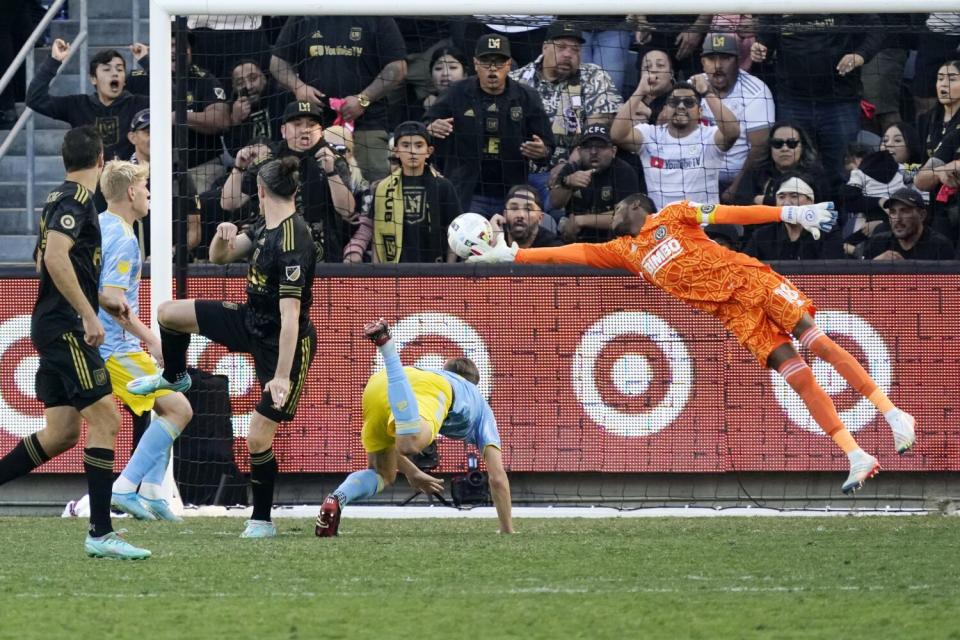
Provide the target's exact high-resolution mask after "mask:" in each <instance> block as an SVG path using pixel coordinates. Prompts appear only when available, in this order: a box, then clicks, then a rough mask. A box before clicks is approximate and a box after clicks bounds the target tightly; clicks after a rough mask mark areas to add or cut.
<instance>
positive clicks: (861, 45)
mask: <svg viewBox="0 0 960 640" xmlns="http://www.w3.org/2000/svg"><path fill="white" fill-rule="evenodd" d="M758 21H759V30H758V32H757V41H756V42H755V43H753V45H752V46H751V48H750V56H751V59H752V60H753V61H754V62H763V61H764V60H766V59H767V58H768V57H771V54H772V53H773V52H774V51H776V52H777V57H776V76H777V82H776V88H777V90H776V92H775V93H776V96H777V115H778V116H779V117H780V118H785V119H790V120H794V121H796V122H797V123H798V124H800V126H802V127H804V128H805V129H806V130H807V131H808V132H810V133H811V134H812V135H813V136H815V139H814V143H815V144H816V146H817V149H819V150H820V153H822V154H823V167H824V169H825V170H826V171H827V172H828V174H830V175H840V174H841V173H842V172H843V157H844V154H845V153H846V151H847V144H849V143H850V142H852V141H853V140H855V139H856V137H857V134H858V133H859V132H860V97H861V95H862V93H863V91H862V87H861V85H860V71H859V70H858V68H859V67H861V66H863V64H864V63H865V62H867V61H868V60H870V59H871V58H873V56H874V55H876V53H877V52H878V51H880V49H881V48H882V47H883V45H884V42H885V40H886V37H887V36H886V34H885V33H884V32H883V31H882V30H881V29H880V27H881V26H882V23H881V21H880V16H879V15H878V14H876V13H861V14H851V13H840V14H822V13H817V14H807V15H803V14H791V15H784V16H774V15H761V16H759V17H758Z"/></svg>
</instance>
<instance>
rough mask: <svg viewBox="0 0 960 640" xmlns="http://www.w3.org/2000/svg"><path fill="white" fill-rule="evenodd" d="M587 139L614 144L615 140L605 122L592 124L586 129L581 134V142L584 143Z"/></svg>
mask: <svg viewBox="0 0 960 640" xmlns="http://www.w3.org/2000/svg"><path fill="white" fill-rule="evenodd" d="M587 140H603V141H604V142H606V143H607V144H613V140H612V139H611V138H610V128H609V127H607V125H605V124H592V125H590V126H589V127H587V128H586V129H584V130H583V133H582V134H580V142H579V144H583V143H584V142H586V141H587Z"/></svg>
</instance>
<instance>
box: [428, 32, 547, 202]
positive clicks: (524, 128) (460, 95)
mask: <svg viewBox="0 0 960 640" xmlns="http://www.w3.org/2000/svg"><path fill="white" fill-rule="evenodd" d="M473 64H474V69H475V70H476V72H477V75H476V77H471V78H467V79H465V80H461V81H460V82H458V83H456V84H454V85H452V86H451V87H450V88H449V89H448V90H447V92H446V93H445V94H444V95H443V96H441V97H440V99H439V100H437V101H436V102H435V103H434V104H432V105H431V106H430V108H429V109H427V113H426V115H425V122H426V123H428V124H427V130H428V132H429V133H430V135H431V136H432V137H433V139H434V140H437V141H438V146H439V147H440V152H441V154H440V155H441V157H442V159H443V169H442V171H443V175H445V176H446V177H447V178H449V180H450V181H451V182H452V183H453V185H454V186H455V187H456V189H457V193H459V195H460V204H461V207H463V209H464V210H466V211H473V212H475V213H480V214H482V215H485V216H487V217H490V216H492V215H493V214H495V213H499V212H500V211H502V210H503V199H504V196H506V194H507V191H508V190H509V189H510V187H512V186H514V185H516V184H522V183H524V182H526V180H527V175H528V174H529V173H530V165H533V166H534V167H538V168H540V169H541V170H542V169H544V168H545V167H546V165H547V162H548V160H549V158H550V155H551V154H552V152H553V148H554V146H556V145H555V142H554V138H553V133H552V132H551V130H550V122H549V120H548V119H547V115H546V113H545V112H544V109H543V102H542V101H541V100H540V96H539V95H538V94H537V92H536V91H534V90H533V89H531V88H530V87H528V86H526V85H523V84H520V83H519V82H516V81H514V80H512V79H510V78H509V77H508V75H507V74H508V73H509V71H510V41H509V40H507V38H506V37H505V36H503V35H498V34H487V35H485V36H483V37H481V38H480V40H479V41H478V42H477V48H476V52H475V55H474V59H473Z"/></svg>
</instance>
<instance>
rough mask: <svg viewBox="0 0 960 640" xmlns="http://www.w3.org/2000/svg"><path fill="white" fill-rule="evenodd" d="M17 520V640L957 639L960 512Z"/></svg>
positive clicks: (8, 550) (12, 526) (6, 562)
mask: <svg viewBox="0 0 960 640" xmlns="http://www.w3.org/2000/svg"><path fill="white" fill-rule="evenodd" d="M115 522H116V524H118V525H121V524H122V525H124V526H127V527H129V529H130V533H129V538H130V540H131V541H133V542H135V543H137V544H140V545H142V546H146V547H147V548H150V549H152V550H153V552H154V556H153V558H151V559H149V560H146V561H142V562H120V561H113V560H93V559H88V558H87V557H86V556H85V555H84V554H83V549H82V541H83V536H84V532H85V523H84V522H82V521H78V520H61V519H58V518H0V558H2V561H0V637H2V638H17V639H25V638H95V639H100V638H150V639H152V638H377V639H379V640H385V639H387V638H400V639H404V638H458V639H459V638H523V639H528V638H551V639H557V638H563V639H565V638H591V639H593V638H617V639H632V638H705V639H714V638H843V639H845V640H846V639H850V638H871V639H874V640H875V639H877V638H897V639H898V640H899V639H903V638H923V639H927V638H960V570H958V566H960V564H958V561H960V533H958V526H960V519H957V518H947V517H940V516H936V517H934V516H912V517H872V518H852V517H834V518H699V519H677V518H663V519H653V518H640V519H617V520H586V519H577V520H560V519H551V520H546V519H544V520H518V521H517V529H518V531H519V533H518V534H517V535H515V536H510V537H508V536H499V535H497V534H495V533H493V531H494V530H495V527H496V525H495V522H494V521H490V520H350V519H349V512H348V514H347V519H345V520H344V524H343V525H342V527H341V534H342V535H341V536H340V537H339V538H337V539H325V540H319V539H317V538H315V537H314V536H313V524H312V522H310V521H306V520H292V519H281V520H279V521H278V524H279V529H280V532H281V535H280V537H279V538H277V539H274V540H241V539H239V538H238V537H237V535H238V533H239V532H240V530H241V528H242V524H243V523H242V520H239V519H235V518H229V519H228V518H220V519H204V518H192V519H188V520H187V521H186V522H185V523H184V524H182V525H166V524H157V523H138V522H128V521H127V520H123V521H115Z"/></svg>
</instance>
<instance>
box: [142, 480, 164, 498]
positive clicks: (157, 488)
mask: <svg viewBox="0 0 960 640" xmlns="http://www.w3.org/2000/svg"><path fill="white" fill-rule="evenodd" d="M140 495H141V496H143V497H144V498H146V499H147V500H156V499H158V498H162V497H163V487H162V486H161V485H159V484H150V483H149V482H144V483H142V484H141V485H140Z"/></svg>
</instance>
